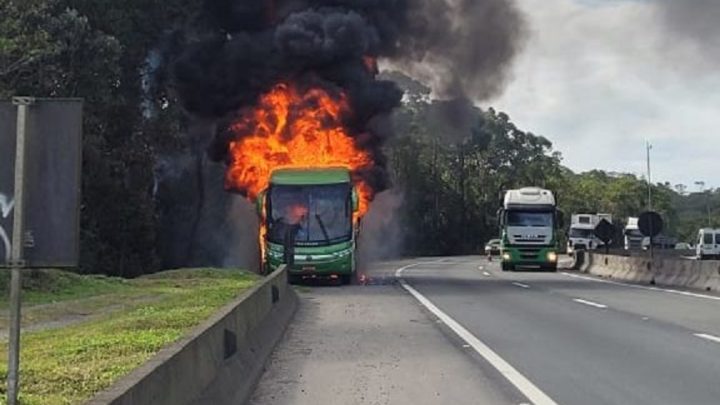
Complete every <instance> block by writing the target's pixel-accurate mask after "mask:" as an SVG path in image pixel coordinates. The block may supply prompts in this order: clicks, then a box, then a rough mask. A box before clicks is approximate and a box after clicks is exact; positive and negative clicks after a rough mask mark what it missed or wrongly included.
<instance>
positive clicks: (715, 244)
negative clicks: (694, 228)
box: [695, 228, 720, 260]
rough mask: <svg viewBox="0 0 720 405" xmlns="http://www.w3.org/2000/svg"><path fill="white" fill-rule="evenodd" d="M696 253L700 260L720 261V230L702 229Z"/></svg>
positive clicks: (699, 232) (699, 233)
mask: <svg viewBox="0 0 720 405" xmlns="http://www.w3.org/2000/svg"><path fill="white" fill-rule="evenodd" d="M695 251H696V255H697V258H698V259H700V260H705V259H720V229H711V228H703V229H700V230H699V231H698V239H697V246H696V247H695Z"/></svg>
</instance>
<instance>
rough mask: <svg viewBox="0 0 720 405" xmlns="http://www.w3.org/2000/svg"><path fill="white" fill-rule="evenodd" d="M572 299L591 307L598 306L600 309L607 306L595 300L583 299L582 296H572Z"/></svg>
mask: <svg viewBox="0 0 720 405" xmlns="http://www.w3.org/2000/svg"><path fill="white" fill-rule="evenodd" d="M573 301H575V302H577V303H578V304H584V305H589V306H591V307H595V308H600V309H606V308H607V307H608V306H607V305H603V304H598V303H597V302H592V301H588V300H584V299H582V298H573Z"/></svg>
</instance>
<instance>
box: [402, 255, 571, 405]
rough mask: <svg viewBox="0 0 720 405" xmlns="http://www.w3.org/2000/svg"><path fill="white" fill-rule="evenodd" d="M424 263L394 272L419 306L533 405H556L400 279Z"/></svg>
mask: <svg viewBox="0 0 720 405" xmlns="http://www.w3.org/2000/svg"><path fill="white" fill-rule="evenodd" d="M422 264H425V263H415V264H410V265H407V266H404V267H401V268H399V269H397V271H395V278H397V279H398V281H399V282H400V285H401V286H402V287H403V288H404V289H405V290H406V291H407V292H409V293H410V295H412V296H413V297H415V299H416V300H418V302H420V304H422V305H423V306H424V307H425V308H427V310H429V311H430V312H432V313H433V314H434V315H435V316H437V317H438V318H440V319H442V320H443V322H445V325H447V326H448V327H449V328H450V329H452V331H453V332H455V334H457V335H458V336H459V337H460V338H461V339H462V340H464V341H465V343H467V344H468V345H470V346H471V347H472V348H473V350H475V352H477V354H479V355H480V356H482V357H483V358H484V359H485V360H486V361H487V362H488V363H490V364H491V365H492V366H493V367H495V369H496V370H497V371H498V372H499V373H500V374H502V375H503V376H504V377H505V378H506V379H507V380H508V381H510V383H511V384H513V385H514V386H515V387H516V388H517V389H518V390H519V391H520V392H521V393H522V394H523V395H525V396H526V397H527V398H528V399H529V400H530V401H531V402H532V403H533V404H535V405H557V403H556V402H555V401H553V400H552V398H550V397H549V396H548V395H547V394H545V393H544V392H542V391H541V390H540V388H538V387H536V386H535V384H533V383H532V382H531V381H530V380H528V379H527V378H526V377H525V376H524V375H522V374H521V373H520V372H519V371H517V370H516V369H515V368H514V367H513V366H511V365H510V363H508V362H507V361H505V360H504V359H503V358H502V357H500V356H499V355H498V354H497V353H495V352H494V351H493V350H492V349H490V347H489V346H488V345H486V344H485V343H483V342H482V341H481V340H480V339H478V338H477V337H475V335H473V334H472V333H470V332H469V331H468V330H467V329H465V327H463V326H462V325H460V324H459V323H458V322H457V321H455V319H453V318H451V317H450V315H448V314H446V313H445V312H443V311H442V310H440V308H438V307H436V306H435V304H433V303H432V302H431V301H430V300H429V299H427V298H425V296H424V295H422V294H420V292H418V291H417V290H416V289H414V288H413V287H411V286H410V284H408V283H407V281H405V279H403V278H402V272H403V271H405V270H406V269H409V268H411V267H415V266H419V265H422Z"/></svg>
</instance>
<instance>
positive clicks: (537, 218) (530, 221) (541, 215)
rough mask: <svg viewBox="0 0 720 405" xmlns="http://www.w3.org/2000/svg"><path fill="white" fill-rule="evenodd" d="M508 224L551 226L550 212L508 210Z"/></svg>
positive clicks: (551, 216) (551, 217)
mask: <svg viewBox="0 0 720 405" xmlns="http://www.w3.org/2000/svg"><path fill="white" fill-rule="evenodd" d="M507 224H508V226H533V227H552V226H553V213H552V212H524V211H508V213H507Z"/></svg>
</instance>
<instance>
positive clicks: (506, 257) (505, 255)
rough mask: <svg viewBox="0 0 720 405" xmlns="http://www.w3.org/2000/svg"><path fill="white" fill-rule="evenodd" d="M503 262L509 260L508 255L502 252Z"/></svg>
mask: <svg viewBox="0 0 720 405" xmlns="http://www.w3.org/2000/svg"><path fill="white" fill-rule="evenodd" d="M502 258H503V260H510V253H508V252H504V253H503V255H502Z"/></svg>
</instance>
